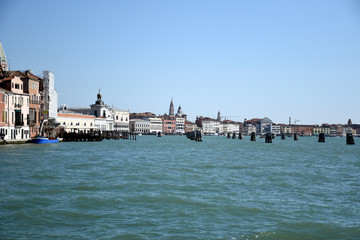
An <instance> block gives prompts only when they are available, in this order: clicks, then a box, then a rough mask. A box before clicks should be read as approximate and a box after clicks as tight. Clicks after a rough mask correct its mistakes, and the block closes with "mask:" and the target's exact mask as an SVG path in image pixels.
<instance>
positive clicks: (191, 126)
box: [185, 121, 201, 133]
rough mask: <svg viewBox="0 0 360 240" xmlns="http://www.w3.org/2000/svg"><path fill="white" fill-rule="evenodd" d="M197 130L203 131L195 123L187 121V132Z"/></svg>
mask: <svg viewBox="0 0 360 240" xmlns="http://www.w3.org/2000/svg"><path fill="white" fill-rule="evenodd" d="M196 130H201V129H199V128H198V126H196V124H195V123H193V122H190V121H185V132H186V133H187V132H193V131H196Z"/></svg>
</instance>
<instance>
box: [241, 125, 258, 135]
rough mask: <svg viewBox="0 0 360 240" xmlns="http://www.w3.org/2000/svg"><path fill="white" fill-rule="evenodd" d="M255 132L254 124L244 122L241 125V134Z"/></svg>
mask: <svg viewBox="0 0 360 240" xmlns="http://www.w3.org/2000/svg"><path fill="white" fill-rule="evenodd" d="M253 132H254V133H256V126H255V125H254V124H251V123H246V124H244V125H243V127H242V134H243V135H251V133H253Z"/></svg>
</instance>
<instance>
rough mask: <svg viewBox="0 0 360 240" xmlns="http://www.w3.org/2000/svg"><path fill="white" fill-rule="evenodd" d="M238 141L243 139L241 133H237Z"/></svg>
mask: <svg viewBox="0 0 360 240" xmlns="http://www.w3.org/2000/svg"><path fill="white" fill-rule="evenodd" d="M239 139H240V140H241V139H243V137H242V134H241V132H239Z"/></svg>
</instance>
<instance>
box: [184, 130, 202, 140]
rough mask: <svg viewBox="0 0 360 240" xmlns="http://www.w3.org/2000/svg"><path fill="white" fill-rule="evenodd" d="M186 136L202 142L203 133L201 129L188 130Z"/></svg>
mask: <svg viewBox="0 0 360 240" xmlns="http://www.w3.org/2000/svg"><path fill="white" fill-rule="evenodd" d="M186 137H187V138H188V139H190V140H195V142H202V135H201V132H200V131H193V132H187V133H186Z"/></svg>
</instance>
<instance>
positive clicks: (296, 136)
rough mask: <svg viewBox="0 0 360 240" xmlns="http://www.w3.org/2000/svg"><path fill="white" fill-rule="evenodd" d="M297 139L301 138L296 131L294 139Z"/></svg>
mask: <svg viewBox="0 0 360 240" xmlns="http://www.w3.org/2000/svg"><path fill="white" fill-rule="evenodd" d="M297 140H299V137H298V134H297V133H294V141H297Z"/></svg>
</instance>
